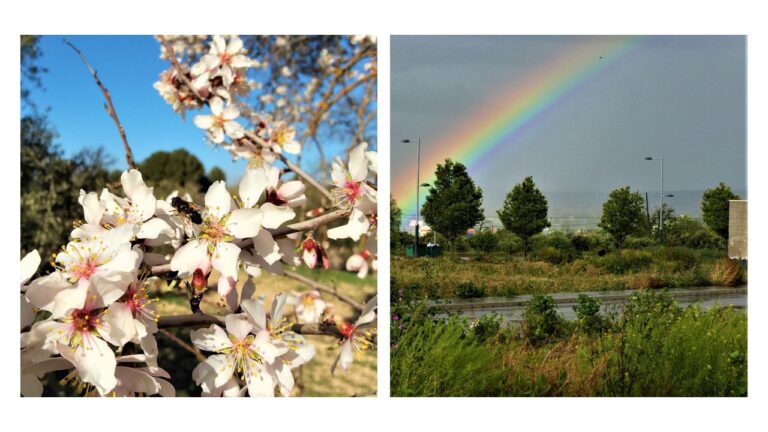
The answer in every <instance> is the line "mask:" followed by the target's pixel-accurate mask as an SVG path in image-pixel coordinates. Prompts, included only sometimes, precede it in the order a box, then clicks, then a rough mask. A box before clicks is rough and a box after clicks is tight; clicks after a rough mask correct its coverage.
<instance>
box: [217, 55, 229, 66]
mask: <svg viewBox="0 0 768 432" xmlns="http://www.w3.org/2000/svg"><path fill="white" fill-rule="evenodd" d="M219 61H221V64H225V65H228V64H230V63H232V56H231V55H229V54H228V53H221V54H219Z"/></svg>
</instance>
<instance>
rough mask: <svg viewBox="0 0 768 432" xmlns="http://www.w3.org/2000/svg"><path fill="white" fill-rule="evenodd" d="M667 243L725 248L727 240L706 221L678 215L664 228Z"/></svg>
mask: <svg viewBox="0 0 768 432" xmlns="http://www.w3.org/2000/svg"><path fill="white" fill-rule="evenodd" d="M664 230H665V231H664V233H665V234H664V239H665V243H666V244H667V245H669V246H684V247H689V248H694V249H724V248H725V241H724V239H723V238H722V237H720V236H719V235H718V234H717V233H716V232H714V231H713V230H712V229H711V228H709V227H708V226H706V225H704V223H702V222H700V221H698V220H696V219H694V218H692V217H690V216H688V215H682V216H677V217H676V218H675V219H674V220H673V221H672V222H670V223H669V225H666V224H665V228H664Z"/></svg>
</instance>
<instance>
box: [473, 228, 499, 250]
mask: <svg viewBox="0 0 768 432" xmlns="http://www.w3.org/2000/svg"><path fill="white" fill-rule="evenodd" d="M469 244H470V246H472V248H473V249H475V250H476V251H479V252H484V253H490V252H493V251H495V250H496V248H497V247H498V245H499V239H498V237H497V236H496V234H494V233H492V232H490V231H489V230H484V231H480V232H479V233H477V234H475V236H473V237H472V238H471V239H469Z"/></svg>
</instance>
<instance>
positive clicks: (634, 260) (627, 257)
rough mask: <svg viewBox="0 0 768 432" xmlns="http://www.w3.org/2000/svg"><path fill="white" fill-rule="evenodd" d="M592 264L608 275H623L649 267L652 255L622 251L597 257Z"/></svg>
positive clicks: (629, 250) (642, 252) (627, 250)
mask: <svg viewBox="0 0 768 432" xmlns="http://www.w3.org/2000/svg"><path fill="white" fill-rule="evenodd" d="M594 263H595V265H596V266H597V267H601V268H604V269H605V270H608V271H609V272H610V273H614V274H625V273H629V272H633V271H639V270H643V269H645V268H647V267H648V266H650V265H651V264H652V263H653V254H652V253H650V252H648V251H639V250H633V249H624V250H620V251H616V252H614V253H610V254H607V255H605V256H602V257H597V258H596V259H595V260H594Z"/></svg>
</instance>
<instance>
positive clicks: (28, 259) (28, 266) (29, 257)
mask: <svg viewBox="0 0 768 432" xmlns="http://www.w3.org/2000/svg"><path fill="white" fill-rule="evenodd" d="M20 265H21V283H20V285H21V314H20V317H21V328H22V329H23V328H25V327H27V326H29V325H30V324H32V322H33V321H34V320H35V315H36V314H35V309H34V307H33V306H32V303H30V302H29V300H27V297H26V296H25V295H24V292H25V291H27V287H26V286H25V285H24V284H25V283H26V282H27V281H28V280H29V279H30V278H31V277H32V276H33V275H34V274H35V272H37V268H38V267H39V266H40V253H38V252H37V249H35V250H33V251H32V252H30V253H28V254H26V255H24V258H22V259H21V263H20Z"/></svg>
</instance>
